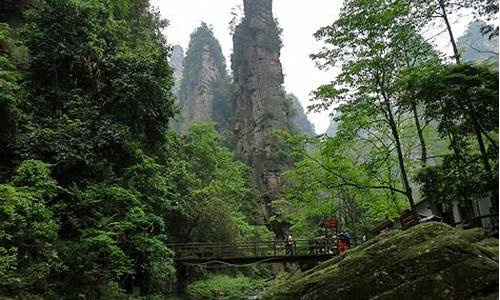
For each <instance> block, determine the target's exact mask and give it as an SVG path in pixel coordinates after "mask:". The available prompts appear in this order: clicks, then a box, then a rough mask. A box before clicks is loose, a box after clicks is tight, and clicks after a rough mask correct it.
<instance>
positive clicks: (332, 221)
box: [323, 218, 337, 229]
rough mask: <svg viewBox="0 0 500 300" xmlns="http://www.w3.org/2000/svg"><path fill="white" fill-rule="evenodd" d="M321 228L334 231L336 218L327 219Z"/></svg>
mask: <svg viewBox="0 0 500 300" xmlns="http://www.w3.org/2000/svg"><path fill="white" fill-rule="evenodd" d="M323 227H325V228H330V229H335V228H337V219H336V218H328V219H326V220H324V221H323Z"/></svg>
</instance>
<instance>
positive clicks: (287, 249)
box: [169, 239, 338, 264]
mask: <svg viewBox="0 0 500 300" xmlns="http://www.w3.org/2000/svg"><path fill="white" fill-rule="evenodd" d="M169 247H170V248H171V249H172V250H174V252H175V258H174V259H175V261H176V262H178V263H194V264H204V263H210V262H219V263H229V264H248V263H255V262H268V263H272V262H295V261H323V260H327V259H329V258H331V257H333V256H334V255H336V254H337V253H338V250H337V249H338V241H337V240H333V239H324V240H322V241H318V240H296V241H294V243H293V244H292V245H286V244H285V243H284V242H283V241H259V242H252V243H248V242H245V243H186V244H170V245H169Z"/></svg>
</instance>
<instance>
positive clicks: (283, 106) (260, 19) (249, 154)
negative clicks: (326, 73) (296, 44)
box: [231, 0, 291, 236]
mask: <svg viewBox="0 0 500 300" xmlns="http://www.w3.org/2000/svg"><path fill="white" fill-rule="evenodd" d="M244 11H245V16H244V18H243V19H242V21H241V23H240V24H239V25H238V26H237V27H236V29H235V32H234V36H233V43H234V47H233V48H234V50H233V51H234V52H233V56H232V60H231V63H232V70H233V76H234V85H235V97H234V99H235V100H234V113H233V114H234V116H233V118H234V122H233V131H234V135H235V151H236V153H237V154H238V155H239V157H240V158H242V159H243V160H245V161H247V163H248V164H249V165H250V166H251V167H252V169H253V171H254V172H255V179H256V183H257V187H258V189H259V191H260V194H261V197H260V199H261V200H260V201H261V203H260V204H261V208H262V213H263V216H264V220H265V221H266V223H269V224H270V225H271V229H272V230H273V231H274V232H275V234H276V235H277V236H282V235H283V234H284V233H285V232H286V226H284V225H283V224H278V223H276V222H272V221H271V220H272V218H271V217H272V215H273V214H274V212H273V210H272V208H271V205H270V204H271V202H272V201H273V200H275V199H278V198H280V197H281V189H282V185H283V184H282V180H281V178H280V174H281V173H282V171H284V170H285V169H287V168H288V167H289V166H288V164H289V162H288V159H287V155H286V153H285V151H284V148H283V147H282V145H281V144H280V140H279V138H278V137H277V136H276V134H275V132H276V130H283V131H290V124H291V123H290V116H289V114H290V109H289V108H290V106H289V101H288V99H287V98H286V96H285V92H284V89H283V87H282V84H283V72H282V66H281V62H280V50H281V40H280V29H279V27H278V26H277V24H276V22H275V20H274V18H273V13H272V1H271V0H245V1H244Z"/></svg>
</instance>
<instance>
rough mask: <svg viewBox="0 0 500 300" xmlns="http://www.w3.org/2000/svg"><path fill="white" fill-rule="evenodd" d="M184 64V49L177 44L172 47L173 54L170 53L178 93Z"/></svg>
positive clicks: (175, 90)
mask: <svg viewBox="0 0 500 300" xmlns="http://www.w3.org/2000/svg"><path fill="white" fill-rule="evenodd" d="M183 65H184V49H183V48H182V47H181V46H180V45H175V46H173V47H172V54H171V55H170V66H171V67H172V69H173V70H174V82H175V87H174V93H175V94H177V92H178V91H179V88H180V83H181V79H182V69H183Z"/></svg>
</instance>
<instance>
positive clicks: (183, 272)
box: [175, 263, 189, 295]
mask: <svg viewBox="0 0 500 300" xmlns="http://www.w3.org/2000/svg"><path fill="white" fill-rule="evenodd" d="M188 274H189V269H188V266H186V265H185V264H183V263H178V264H176V265H175V278H176V283H175V292H176V294H178V295H180V294H183V293H184V292H185V291H186V288H187V283H188Z"/></svg>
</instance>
